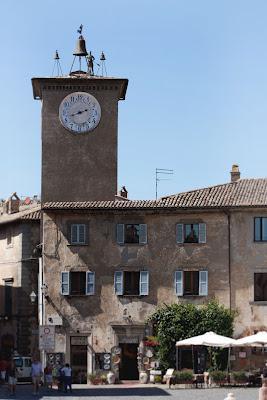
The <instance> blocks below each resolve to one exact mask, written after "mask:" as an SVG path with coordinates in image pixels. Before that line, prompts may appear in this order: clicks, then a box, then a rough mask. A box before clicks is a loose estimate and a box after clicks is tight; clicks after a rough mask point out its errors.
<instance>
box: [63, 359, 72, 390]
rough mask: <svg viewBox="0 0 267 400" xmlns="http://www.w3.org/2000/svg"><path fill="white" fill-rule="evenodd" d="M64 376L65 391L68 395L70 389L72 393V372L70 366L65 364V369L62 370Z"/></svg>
mask: <svg viewBox="0 0 267 400" xmlns="http://www.w3.org/2000/svg"><path fill="white" fill-rule="evenodd" d="M61 371H62V374H63V382H64V391H65V393H67V391H68V387H69V389H70V392H72V387H71V383H72V370H71V367H70V365H69V364H65V367H64V368H62V370H61Z"/></svg>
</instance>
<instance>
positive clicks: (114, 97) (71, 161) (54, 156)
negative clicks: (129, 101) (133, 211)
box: [32, 36, 128, 202]
mask: <svg viewBox="0 0 267 400" xmlns="http://www.w3.org/2000/svg"><path fill="white" fill-rule="evenodd" d="M81 44H82V45H83V46H84V50H83V51H81V50H80V48H79V46H80V45H81ZM77 46H78V50H77V48H76V50H75V52H74V53H73V54H74V56H78V57H79V60H80V61H81V58H82V57H84V58H85V59H86V60H87V65H88V70H87V72H86V71H85V72H84V71H81V69H80V70H78V71H76V72H71V73H70V74H69V75H68V76H60V77H50V78H44V77H43V78H33V79H32V86H33V96H34V98H35V99H40V100H42V202H49V201H90V200H114V196H115V194H116V193H117V137H118V101H119V100H124V99H125V94H126V90H127V84H128V80H127V79H120V78H108V77H103V76H95V75H93V74H92V59H90V60H89V62H88V56H87V58H86V57H85V56H86V55H87V52H86V50H85V41H84V39H83V37H82V36H80V37H79V39H78V44H77ZM90 56H91V53H90ZM89 64H90V65H89ZM80 65H81V62H80Z"/></svg>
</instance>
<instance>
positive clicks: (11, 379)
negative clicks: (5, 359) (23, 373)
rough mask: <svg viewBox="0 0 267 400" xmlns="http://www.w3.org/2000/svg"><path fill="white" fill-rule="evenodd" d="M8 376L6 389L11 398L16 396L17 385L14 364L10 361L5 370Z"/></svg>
mask: <svg viewBox="0 0 267 400" xmlns="http://www.w3.org/2000/svg"><path fill="white" fill-rule="evenodd" d="M6 373H7V376H8V389H9V392H10V395H11V396H15V394H16V384H17V369H16V366H15V362H14V361H13V360H12V361H11V362H10V364H9V366H8V367H7V370H6Z"/></svg>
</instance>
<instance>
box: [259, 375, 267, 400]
mask: <svg viewBox="0 0 267 400" xmlns="http://www.w3.org/2000/svg"><path fill="white" fill-rule="evenodd" d="M259 400H267V379H263V380H262V387H261V388H260V390H259Z"/></svg>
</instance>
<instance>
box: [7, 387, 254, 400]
mask: <svg viewBox="0 0 267 400" xmlns="http://www.w3.org/2000/svg"><path fill="white" fill-rule="evenodd" d="M229 392H232V393H234V395H235V397H236V400H258V393H259V389H258V388H240V389H234V388H233V389H231V388H212V389H171V390H170V389H168V388H167V387H166V385H159V386H155V385H153V386H152V385H138V384H132V385H110V386H85V385H74V388H73V393H72V394H69V393H67V394H63V393H61V392H58V391H57V390H52V391H46V390H45V389H43V388H42V389H41V391H40V395H38V396H34V395H33V394H32V387H31V386H30V385H18V387H17V393H16V399H23V400H29V399H38V400H39V399H40V400H56V399H59V400H62V399H66V398H68V399H71V400H86V399H90V400H110V399H111V400H112V399H114V400H126V399H127V400H128V399H131V400H140V399H141V398H144V399H145V400H164V399H165V400H167V399H169V400H224V399H225V397H226V395H227V393H229ZM10 398H14V397H12V396H9V395H8V392H7V388H6V387H5V388H3V387H1V388H0V399H1V400H2V399H10Z"/></svg>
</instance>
